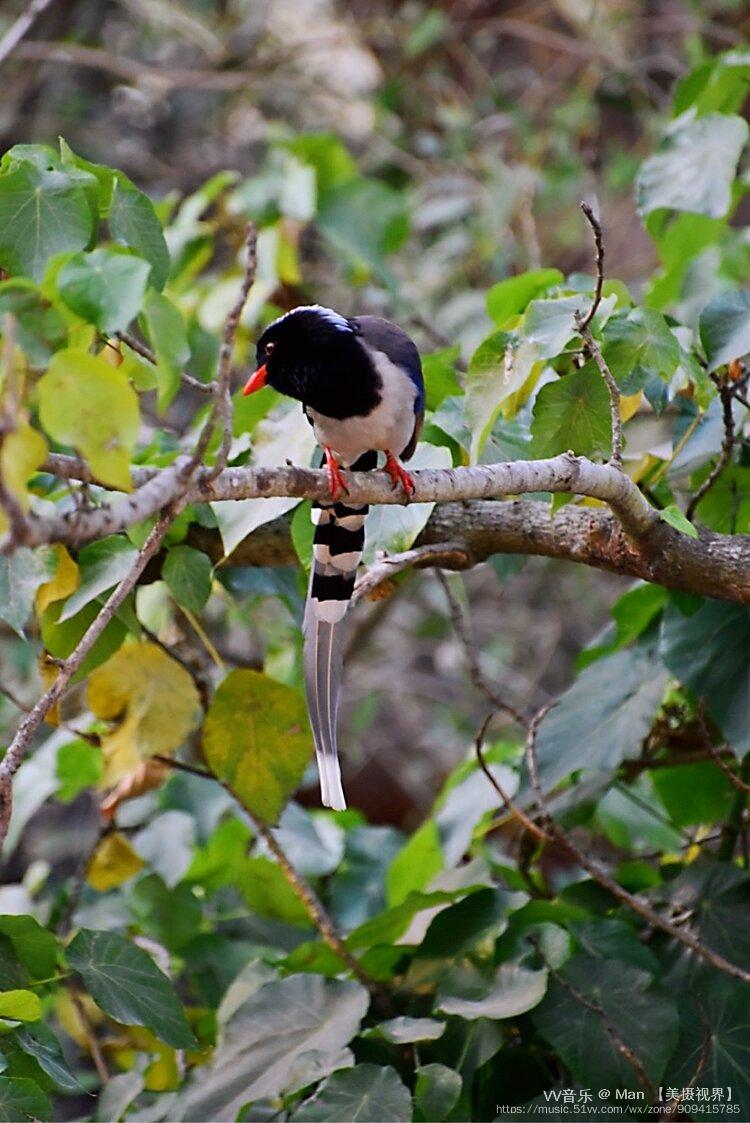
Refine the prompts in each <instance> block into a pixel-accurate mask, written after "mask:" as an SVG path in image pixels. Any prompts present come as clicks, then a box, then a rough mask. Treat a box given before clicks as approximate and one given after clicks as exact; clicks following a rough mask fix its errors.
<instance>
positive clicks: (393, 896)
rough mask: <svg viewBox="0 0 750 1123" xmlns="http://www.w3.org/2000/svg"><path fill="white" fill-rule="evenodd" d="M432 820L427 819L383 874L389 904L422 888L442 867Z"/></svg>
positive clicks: (435, 830)
mask: <svg viewBox="0 0 750 1123" xmlns="http://www.w3.org/2000/svg"><path fill="white" fill-rule="evenodd" d="M444 864H445V863H444V859H443V852H442V850H441V848H440V838H439V835H438V830H437V824H436V823H435V820H434V819H427V820H425V822H424V823H423V824H422V826H421V827H420V828H419V830H417V831H415V832H414V834H413V835H412V836H411V838H410V839H409V841H408V842H407V843H406V845H405V846H404V847H403V849H402V850H401V851H400V852H399V853H398V854H397V855H396V857H395V858H394V859H393V861H392V862H391V865H390V867H389V869H388V873H387V875H386V894H387V901H388V904H389V905H399V904H401V902H402V901H405V900H406V898H407V897H408V896H409V894H410V893H411V892H412V891H414V890H417V891H418V890H420V889H424V888H425V887H426V886H427V885H429V883H430V881H432V879H433V877H434V876H435V874H437V873H440V871H441V870H442V869H443V867H444Z"/></svg>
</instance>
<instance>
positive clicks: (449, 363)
mask: <svg viewBox="0 0 750 1123" xmlns="http://www.w3.org/2000/svg"><path fill="white" fill-rule="evenodd" d="M460 354H461V348H460V347H459V346H458V344H456V346H455V347H444V348H443V350H442V351H433V352H432V354H430V355H423V356H422V374H423V375H424V384H425V392H426V395H427V408H428V409H430V410H434V409H438V408H439V406H440V405H441V403H442V402H443V401H444V400H445V399H446V398H450V397H452V396H453V395H455V394H460V393H461V387H460V385H459V382H458V379H457V378H456V369H455V364H456V360H457V359H458V357H459V355H460Z"/></svg>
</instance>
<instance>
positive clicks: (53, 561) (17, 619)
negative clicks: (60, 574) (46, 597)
mask: <svg viewBox="0 0 750 1123" xmlns="http://www.w3.org/2000/svg"><path fill="white" fill-rule="evenodd" d="M57 566H58V557H57V554H56V553H55V551H54V550H53V549H51V548H48V547H46V546H43V547H41V548H39V549H36V550H29V549H27V548H26V547H25V546H23V547H21V548H19V549H17V550H14V551H13V553H12V554H3V555H2V556H0V620H4V621H5V623H6V624H7V625H8V626H9V627H10V628H12V629H13V631H14V632H15V633H16V634H17V635H19V636H20V637H21V639H24V638H25V637H24V632H23V629H24V627H25V625H26V622H27V620H28V619H29V616H30V615H31V612H32V609H33V607H34V598H35V597H36V593H37V589H38V588H39V587H40V586H41V585H44V584H45V583H46V582H47V581H49V580H50V578H52V577H54V575H55V573H56V572H57Z"/></svg>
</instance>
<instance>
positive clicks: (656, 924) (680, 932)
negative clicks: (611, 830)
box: [525, 708, 750, 985]
mask: <svg viewBox="0 0 750 1123" xmlns="http://www.w3.org/2000/svg"><path fill="white" fill-rule="evenodd" d="M546 712H547V709H546V708H545V709H543V710H540V711H539V712H538V713H537V714H535V715H534V717H533V718H532V719H531V722H530V723H529V730H528V733H527V736H526V754H525V755H526V767H527V769H528V773H529V779H530V780H531V786H532V788H533V791H534V796H535V798H536V803H537V807H538V808H539V811H540V813H541V815H542V822H543V825H544V829H545V830H546V831H547V833H548V834H549V835H552V837H553V838H554V839H555V840H556V841H557V842H559V843H560V845H561V846H563V847H564V848H565V849H566V850H567V851H568V853H570V854H571V855H572V857H573V858H574V859H575V861H576V862H577V863H578V865H579V866H580V867H581V869H583V870H585V871H586V873H587V874H589V876H590V877H591V878H593V880H594V881H596V882H597V884H598V885H601V887H602V888H603V889H606V890H607V892H608V893H610V894H611V895H612V896H613V897H614V898H615V899H616V900H618V901H620V903H621V904H623V905H626V906H627V908H629V909H631V910H632V911H633V912H634V913H636V914H637V915H638V916H640V917H641V918H642V919H643V920H645V921H646V922H647V923H648V924H650V925H651V926H652V927H653V928H659V929H660V930H661V931H662V932H665V933H666V934H667V935H668V936H671V938H672V939H673V940H677V942H678V943H680V944H682V945H683V946H684V947H686V948H687V949H688V951H690V952H692V953H693V955H696V956H698V958H700V959H703V960H704V961H705V962H706V963H708V964H710V966H711V967H715V968H716V970H717V971H722V972H723V973H724V974H725V975H731V976H732V978H735V979H739V980H740V981H741V982H743V983H746V984H748V985H750V972H748V971H746V970H745V969H744V968H743V967H740V966H738V965H737V964H736V963H730V962H729V960H728V959H725V958H724V956H723V955H720V954H719V953H718V952H716V951H712V950H711V948H709V947H706V945H705V944H703V943H701V941H700V940H699V939H698V937H697V936H695V935H693V933H692V932H690V931H688V930H686V929H684V928H680V927H678V926H677V925H676V924H673V923H672V922H671V921H670V920H667V919H666V917H663V916H661V914H660V913H658V912H656V910H655V909H653V908H651V906H650V905H647V904H646V902H645V901H642V900H641V899H640V897H636V896H634V895H633V894H632V893H629V892H628V891H627V889H623V887H622V885H620V884H619V882H617V881H615V879H614V878H613V877H612V876H611V875H610V874H609V873H608V871H607V870H606V869H604V867H603V866H602V865H600V864H599V862H597V861H596V860H595V859H594V858H589V857H588V855H587V854H584V853H583V851H582V850H580V849H579V848H578V847H577V846H576V845H575V843H574V842H573V841H572V839H571V838H570V836H569V835H568V833H567V832H566V831H565V830H563V828H562V827H561V826H560V824H559V823H558V822H557V820H556V819H554V818H553V816H552V814H551V812H550V810H549V806H548V805H547V801H546V799H545V797H544V795H543V793H542V789H541V785H540V783H539V773H538V771H537V762H536V736H537V731H538V729H539V725H540V723H541V721H542V719H543V718H544V716H545V714H546Z"/></svg>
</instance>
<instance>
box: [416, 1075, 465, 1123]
mask: <svg viewBox="0 0 750 1123" xmlns="http://www.w3.org/2000/svg"><path fill="white" fill-rule="evenodd" d="M415 1071H416V1076H417V1082H416V1084H415V1086H414V1106H415V1107H416V1109H417V1111H418V1112H419V1113H420V1115H421V1117H422V1118H423V1119H424V1120H430V1121H431V1123H442V1121H443V1120H445V1119H447V1118H448V1116H449V1115H450V1113H451V1111H452V1110H453V1108H454V1107H455V1106H456V1104H457V1102H458V1097H459V1096H460V1095H461V1088H462V1086H463V1081H462V1080H461V1077H460V1075H459V1074H458V1073H457V1072H456V1071H455V1070H454V1069H452V1068H448V1067H447V1066H446V1065H441V1064H429V1065H421V1066H420V1067H419V1068H417V1069H416V1070H415Z"/></svg>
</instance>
